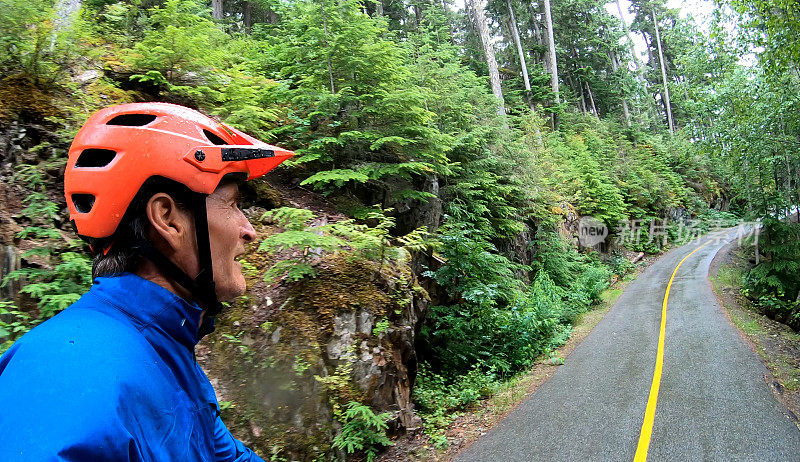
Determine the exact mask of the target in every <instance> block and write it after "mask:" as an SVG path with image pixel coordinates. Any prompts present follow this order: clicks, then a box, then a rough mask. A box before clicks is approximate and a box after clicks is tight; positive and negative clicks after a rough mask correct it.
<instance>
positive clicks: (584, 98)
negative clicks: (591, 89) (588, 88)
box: [578, 77, 586, 115]
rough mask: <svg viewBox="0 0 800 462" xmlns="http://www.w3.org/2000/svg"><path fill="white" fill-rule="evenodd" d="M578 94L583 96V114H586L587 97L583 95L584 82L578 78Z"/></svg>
mask: <svg viewBox="0 0 800 462" xmlns="http://www.w3.org/2000/svg"><path fill="white" fill-rule="evenodd" d="M578 94H579V95H580V96H581V112H582V113H583V114H584V115H585V114H586V95H585V94H584V93H583V80H581V78H580V77H578Z"/></svg>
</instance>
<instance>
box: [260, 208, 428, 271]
mask: <svg viewBox="0 0 800 462" xmlns="http://www.w3.org/2000/svg"><path fill="white" fill-rule="evenodd" d="M391 211H392V210H391V209H386V210H380V209H376V208H369V209H364V210H363V211H362V212H361V213H360V214H357V215H358V216H359V217H360V218H361V219H363V220H366V221H367V222H373V223H374V225H373V226H370V225H369V224H366V223H358V222H356V221H355V220H341V221H337V222H332V223H326V224H321V225H319V226H312V223H311V222H312V220H313V218H314V214H313V212H311V211H310V210H305V209H296V208H292V207H281V208H278V209H275V210H270V211H269V212H266V213H265V214H264V215H263V216H262V220H263V219H271V220H272V221H273V222H275V224H277V225H278V226H280V227H282V228H284V231H283V232H280V233H276V234H273V235H271V236H269V237H267V238H266V239H265V240H264V241H262V242H261V244H260V245H259V251H262V252H267V253H268V254H270V255H272V254H276V253H279V252H281V253H288V254H289V255H290V257H289V258H283V259H281V260H280V261H278V262H276V263H275V264H274V265H273V266H272V267H271V268H270V269H269V270H267V272H266V273H265V274H264V279H265V280H267V281H274V280H276V279H277V278H279V277H280V276H282V275H284V274H285V277H286V278H287V279H289V280H290V281H298V280H300V279H303V278H304V277H314V276H316V274H317V271H316V269H314V266H313V265H314V263H315V262H316V260H318V259H319V258H320V257H322V256H323V255H324V254H326V253H337V252H343V253H345V254H346V255H347V256H349V257H351V258H358V259H362V260H364V261H370V262H377V263H378V264H379V267H378V271H380V270H382V269H383V265H384V263H386V262H387V261H390V262H398V261H400V260H401V259H404V258H405V257H406V255H407V254H408V252H409V251H421V250H424V249H426V248H428V247H430V246H431V245H432V241H431V240H430V238H429V236H428V233H427V232H426V231H425V230H423V229H417V230H414V231H412V232H410V233H408V234H406V235H404V236H400V237H399V238H394V237H393V236H392V235H391V234H390V230H391V229H392V228H394V226H395V221H394V218H392V217H391V216H387V215H386V214H385V213H386V212H391ZM295 255H299V256H298V257H294V256H295Z"/></svg>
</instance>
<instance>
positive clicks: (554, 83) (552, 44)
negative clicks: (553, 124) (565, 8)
mask: <svg viewBox="0 0 800 462" xmlns="http://www.w3.org/2000/svg"><path fill="white" fill-rule="evenodd" d="M544 20H545V25H546V26H547V44H548V49H549V50H550V52H549V59H548V65H549V66H550V69H549V70H550V86H551V87H552V89H553V93H554V94H555V97H556V104H561V97H560V96H559V94H558V61H557V59H556V39H555V33H554V32H553V16H552V15H551V14H550V0H544Z"/></svg>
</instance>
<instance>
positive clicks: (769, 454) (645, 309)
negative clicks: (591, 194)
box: [455, 231, 800, 462]
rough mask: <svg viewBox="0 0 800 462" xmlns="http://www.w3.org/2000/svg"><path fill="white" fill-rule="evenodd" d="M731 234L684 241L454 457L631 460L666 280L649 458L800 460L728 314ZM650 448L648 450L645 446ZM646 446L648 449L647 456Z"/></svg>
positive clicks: (799, 443) (790, 430)
mask: <svg viewBox="0 0 800 462" xmlns="http://www.w3.org/2000/svg"><path fill="white" fill-rule="evenodd" d="M734 238H735V232H728V231H726V232H721V233H717V234H714V235H712V236H710V237H707V238H704V239H702V240H701V241H700V243H698V242H697V241H694V242H692V243H689V244H687V245H685V246H683V247H679V248H676V249H674V250H672V251H671V252H669V253H667V254H666V255H664V256H663V257H662V258H661V259H660V260H658V261H657V262H655V263H654V264H653V265H651V266H650V267H649V268H647V269H646V270H645V271H644V272H643V273H642V274H641V275H640V276H639V277H638V278H637V279H636V280H635V281H633V282H632V283H631V284H630V285H628V287H627V289H626V290H625V291H624V292H623V293H622V295H621V296H620V298H619V300H618V301H617V303H616V304H615V305H614V306H613V307H612V308H611V310H610V311H609V312H608V314H607V315H606V316H605V318H604V319H603V320H602V321H601V322H600V323H599V324H598V325H597V327H596V328H595V329H594V330H593V331H592V332H591V333H590V334H589V336H587V337H586V339H585V340H584V341H583V343H581V344H580V345H579V346H578V347H576V348H575V350H574V351H573V352H572V354H570V355H569V356H568V357H567V359H566V361H565V364H564V365H563V366H561V367H560V368H559V370H558V371H557V372H556V373H555V374H554V375H553V377H552V378H551V379H550V380H549V381H547V382H546V383H544V384H543V385H542V386H541V387H540V388H539V389H538V390H537V391H536V392H535V393H534V394H533V395H531V396H530V397H529V398H527V399H526V400H525V401H524V402H523V403H521V404H520V406H519V407H518V408H517V409H516V410H515V411H514V412H512V413H511V414H510V415H509V416H508V417H507V418H505V419H504V420H503V421H502V422H500V423H499V424H498V425H497V427H495V428H494V429H492V430H491V431H489V432H488V433H487V434H486V435H485V436H483V437H482V438H480V439H479V440H478V441H476V442H475V443H473V444H472V445H471V446H470V447H468V448H467V449H466V450H464V451H462V452H461V454H459V456H458V457H457V458H456V459H455V460H457V461H459V462H465V461H503V462H506V461H539V460H541V461H595V460H598V461H599V460H602V461H606V460H609V461H617V460H619V461H631V460H633V459H634V456H635V455H636V451H637V444H638V443H639V436H640V433H641V431H642V424H643V420H644V416H645V408H646V407H647V403H648V397H649V396H650V391H651V385H652V383H653V378H654V369H655V365H656V353H657V349H658V340H659V334H660V325H661V313H662V304H663V301H664V295H665V291H666V288H667V284H668V282H669V280H670V276H671V275H672V274H673V271H674V270H675V268H676V266H678V264H679V262H681V260H683V259H684V257H687V255H689V254H690V253H691V252H692V251H694V250H695V249H697V248H698V247H699V246H700V245H701V244H703V243H706V242H707V241H710V242H708V243H707V244H706V245H705V246H703V247H702V248H700V249H699V250H697V251H696V252H695V253H694V254H692V255H691V256H689V257H688V258H686V259H685V261H683V263H682V265H681V266H680V268H679V269H678V271H677V272H676V273H675V277H674V280H673V282H672V286H671V290H670V294H669V299H668V305H667V316H666V329H665V337H664V347H663V371H662V375H661V380H660V389H659V392H658V394H657V396H658V400H657V406H656V407H655V417H654V420H653V426H652V437H651V438H650V443H649V449H647V450H646V451H645V453H644V454H646V455H647V460H649V461H695V460H702V461H733V460H736V461H800V430H798V427H797V426H796V425H795V424H794V423H793V422H792V421H791V420H790V419H789V418H788V417H786V415H785V414H784V413H785V408H784V407H783V405H782V404H780V403H779V402H778V401H777V400H776V399H775V398H774V397H773V395H772V392H771V391H770V389H769V387H768V385H767V384H766V383H765V381H764V373H765V372H766V369H765V367H764V365H763V364H762V363H761V361H760V359H759V358H758V356H757V355H756V354H755V353H754V352H753V351H752V350H751V349H750V348H749V347H748V346H747V345H746V344H745V343H744V341H743V340H742V339H741V337H739V335H738V333H737V332H736V331H735V329H734V328H733V327H732V326H731V325H730V323H729V322H728V320H727V319H726V318H725V316H724V315H723V313H722V312H721V311H720V308H719V305H718V304H717V300H716V298H715V297H714V294H713V292H712V291H711V287H710V285H709V283H708V279H707V275H708V268H709V265H710V264H711V261H712V260H713V259H714V256H715V255H716V253H717V251H719V249H720V248H722V247H723V246H724V245H725V244H726V243H727V242H729V241H730V240H732V239H734ZM646 448H647V446H646ZM644 454H642V453H641V451H640V454H638V456H642V455H644Z"/></svg>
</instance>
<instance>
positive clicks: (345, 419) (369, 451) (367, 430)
mask: <svg viewBox="0 0 800 462" xmlns="http://www.w3.org/2000/svg"><path fill="white" fill-rule="evenodd" d="M341 417H342V418H341V420H342V423H343V424H344V425H342V432H341V433H339V434H338V435H336V437H335V438H334V439H333V447H335V448H338V449H344V450H345V451H346V452H347V453H348V454H352V453H354V452H356V451H364V453H365V454H366V455H367V461H369V462H372V461H373V460H375V456H376V455H377V454H378V451H379V450H380V449H381V448H382V447H385V446H391V445H392V442H391V440H389V438H387V437H386V429H387V428H389V426H388V424H387V423H386V421H387V420H389V419H390V418H391V414H389V413H388V412H384V413H382V414H378V415H375V413H374V412H373V411H372V409H371V408H370V407H369V406H365V405H363V404H361V403H358V402H356V401H351V402H350V403H348V404H347V410H345V411H344V413H343V415H342V416H341Z"/></svg>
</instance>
